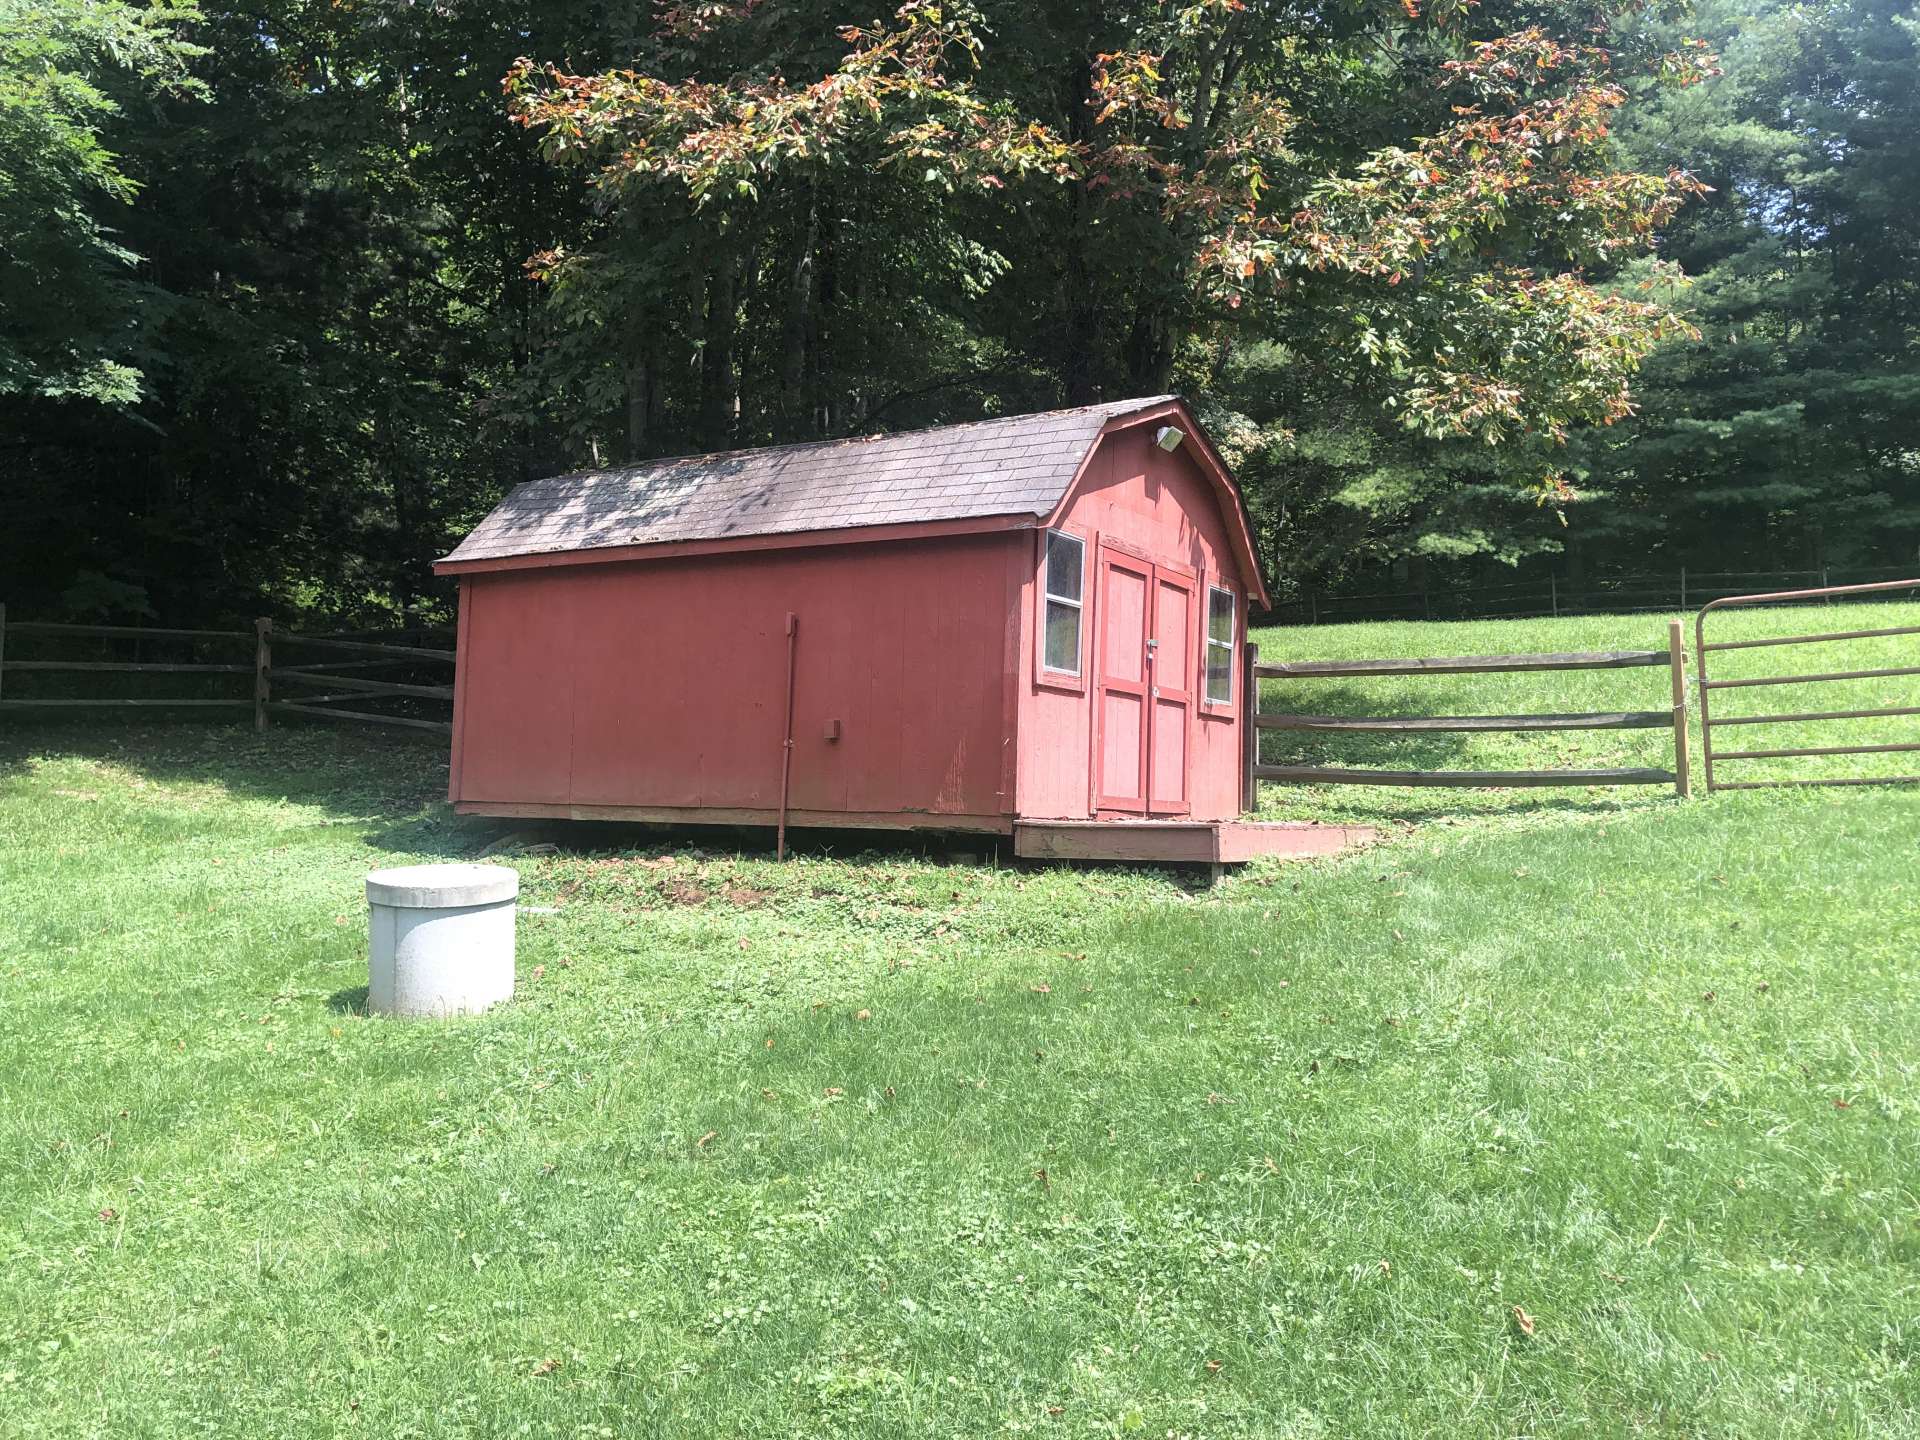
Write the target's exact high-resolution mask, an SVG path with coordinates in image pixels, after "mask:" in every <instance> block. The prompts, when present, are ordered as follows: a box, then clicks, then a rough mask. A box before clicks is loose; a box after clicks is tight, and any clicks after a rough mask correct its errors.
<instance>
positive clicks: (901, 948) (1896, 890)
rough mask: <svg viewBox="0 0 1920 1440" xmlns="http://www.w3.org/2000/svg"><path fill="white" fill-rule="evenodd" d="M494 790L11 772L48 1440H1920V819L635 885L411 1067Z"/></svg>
mask: <svg viewBox="0 0 1920 1440" xmlns="http://www.w3.org/2000/svg"><path fill="white" fill-rule="evenodd" d="M1873 614H1874V616H1876V617H1880V616H1889V615H1890V611H1889V610H1886V609H1880V610H1876V611H1874V612H1873ZM1868 623H1880V624H1894V623H1898V622H1897V621H1896V620H1894V619H1892V618H1885V619H1878V620H1877V621H1869V622H1868ZM1834 628H1856V627H1855V626H1852V625H1847V626H1841V625H1838V624H1836V625H1835V626H1834ZM1642 631H1657V632H1658V633H1662V634H1663V633H1664V631H1663V627H1657V626H1656V625H1654V624H1653V623H1652V622H1647V621H1639V620H1625V621H1612V620H1609V621H1578V622H1562V623H1561V624H1559V625H1552V624H1544V623H1543V624H1529V625H1518V624H1513V625H1506V626H1475V627H1456V626H1444V627H1443V626H1433V627H1425V626H1417V625H1403V626H1394V627H1366V629H1365V630H1364V631H1362V630H1361V628H1360V627H1354V628H1353V629H1351V630H1348V629H1344V628H1337V629H1328V630H1323V631H1319V632H1315V633H1314V634H1313V635H1311V636H1306V635H1305V634H1304V632H1285V633H1284V639H1285V642H1286V644H1288V645H1293V644H1295V643H1296V642H1298V644H1299V645H1300V646H1301V650H1300V652H1299V653H1300V655H1301V658H1319V657H1326V656H1334V655H1339V654H1360V653H1368V652H1377V653H1401V654H1416V653H1447V652H1451V651H1464V650H1522V649H1572V648H1582V647H1585V646H1587V645H1590V644H1607V645H1614V644H1626V643H1632V642H1633V641H1636V640H1638V638H1639V635H1640V633H1641V632H1642ZM1276 638H1278V637H1277V636H1274V635H1270V636H1268V637H1263V644H1268V645H1271V644H1272V643H1273V641H1274V640H1275V639H1276ZM1644 643H1652V642H1651V639H1649V640H1648V641H1647V642H1644ZM1386 646H1391V647H1393V648H1392V649H1390V650H1389V649H1383V648H1382V647H1386ZM1826 649H1827V650H1828V651H1829V652H1832V653H1833V654H1834V657H1835V659H1836V661H1839V662H1840V663H1836V664H1833V665H1832V666H1831V667H1829V666H1827V665H1826V664H1824V663H1823V664H1822V665H1821V667H1820V668H1860V667H1861V666H1864V665H1865V664H1867V663H1869V662H1867V661H1866V660H1865V659H1864V658H1863V652H1862V651H1860V650H1857V649H1855V648H1854V647H1850V646H1847V645H1838V646H1829V647H1826ZM1269 653H1270V654H1271V653H1273V652H1272V650H1271V649H1270V650H1269ZM1747 653H1757V654H1765V653H1767V652H1747ZM1842 657H1844V659H1842ZM1888 663H1897V662H1888ZM1782 668H1787V667H1782ZM1756 673H1757V672H1756ZM1591 678H1592V680H1593V683H1595V684H1596V685H1597V684H1599V683H1601V682H1603V681H1604V682H1606V683H1608V684H1609V685H1610V686H1615V687H1619V688H1616V689H1609V690H1607V691H1606V692H1604V693H1605V694H1606V695H1607V697H1608V698H1607V699H1606V700H1605V701H1602V700H1601V699H1600V694H1601V693H1602V692H1599V691H1597V690H1596V691H1592V692H1590V691H1588V690H1586V689H1585V688H1584V687H1585V686H1586V685H1587V684H1588V679H1587V678H1581V679H1578V680H1574V679H1568V680H1565V681H1562V680H1559V679H1557V678H1555V677H1547V681H1546V683H1547V685H1548V686H1549V687H1555V686H1558V687H1561V688H1560V690H1559V693H1558V694H1555V695H1550V697H1549V698H1546V699H1545V700H1544V703H1543V697H1542V696H1541V695H1540V694H1539V693H1538V690H1537V687H1533V688H1529V690H1528V691H1527V692H1525V693H1524V694H1523V693H1522V692H1520V691H1519V690H1517V689H1516V690H1514V691H1513V692H1512V693H1511V694H1510V695H1509V696H1507V698H1497V692H1493V691H1492V690H1490V689H1483V688H1482V687H1480V686H1479V685H1475V686H1474V687H1473V688H1467V687H1466V682H1463V681H1453V680H1447V681H1430V682H1427V685H1426V686H1423V687H1422V688H1420V689H1419V690H1417V691H1415V690H1412V689H1408V690H1407V692H1406V694H1405V698H1404V700H1403V701H1401V703H1403V704H1404V706H1405V707H1406V709H1407V710H1408V711H1410V712H1417V711H1421V710H1429V711H1432V710H1440V709H1448V710H1457V711H1496V710H1505V709H1514V710H1527V709H1584V708H1589V705H1590V704H1591V705H1592V706H1593V708H1622V707H1625V706H1628V705H1635V706H1636V707H1637V696H1636V697H1635V698H1632V699H1630V698H1629V696H1630V695H1633V694H1634V687H1635V686H1639V687H1641V688H1642V689H1644V690H1647V691H1652V690H1653V689H1655V687H1656V686H1657V684H1658V683H1659V681H1660V677H1659V675H1658V672H1654V671H1635V672H1625V675H1624V676H1604V675H1603V676H1599V677H1591ZM1499 679H1500V677H1489V681H1490V682H1498V681H1499ZM1409 683H1411V682H1409ZM1427 687H1435V688H1427ZM1622 690H1625V691H1626V692H1628V693H1627V694H1625V695H1623V694H1622V693H1621V691H1622ZM1437 692H1438V693H1441V694H1442V696H1443V698H1442V700H1441V702H1440V703H1439V704H1435V703H1433V701H1434V696H1435V694H1436V693H1437ZM1449 692H1450V693H1449ZM1356 698H1364V699H1365V700H1366V701H1367V702H1369V703H1372V704H1385V703H1393V702H1394V701H1395V700H1396V699H1397V698H1398V692H1397V691H1394V690H1376V691H1374V692H1372V693H1370V694H1369V695H1367V696H1365V697H1356ZM1301 708H1307V707H1304V706H1303V707H1301ZM1313 708H1325V709H1329V710H1332V709H1338V708H1342V707H1340V706H1337V705H1324V707H1322V706H1318V705H1316V706H1315V707H1313ZM1355 708H1366V707H1365V706H1364V705H1362V706H1359V707H1355ZM1756 708H1757V707H1756ZM1783 708H1786V707H1783ZM1791 708H1815V707H1811V706H1809V707H1801V706H1797V705H1796V706H1793V707H1791ZM1818 708H1829V707H1828V706H1827V705H1826V704H1821V705H1819V707H1818ZM1831 708H1839V707H1837V706H1834V707H1831ZM1862 723H1864V722H1862ZM1891 723H1892V722H1889V724H1891ZM1752 728H1753V729H1754V730H1758V729H1761V728H1764V727H1752ZM1273 738H1274V737H1269V739H1270V740H1271V739H1273ZM1576 738H1578V739H1581V741H1582V743H1583V744H1585V743H1587V742H1588V741H1591V742H1594V744H1593V748H1590V749H1586V750H1583V751H1581V752H1580V754H1579V756H1578V757H1577V758H1575V757H1569V758H1568V763H1615V762H1611V761H1600V760H1594V759H1590V758H1588V757H1590V756H1593V755H1596V754H1599V753H1601V751H1602V750H1603V749H1604V750H1605V753H1607V754H1612V753H1614V752H1613V751H1612V750H1611V749H1610V748H1607V747H1614V746H1619V745H1625V744H1634V745H1638V744H1640V743H1642V742H1644V741H1645V740H1646V739H1647V738H1648V737H1646V736H1642V735H1633V734H1628V735H1625V736H1619V735H1607V734H1602V735H1597V736H1593V737H1576ZM1342 743H1343V744H1348V743H1351V742H1342ZM1501 743H1503V742H1500V741H1498V740H1493V741H1483V740H1481V739H1479V738H1475V739H1474V740H1473V742H1472V745H1473V749H1472V750H1471V751H1468V752H1465V753H1467V754H1470V755H1471V756H1472V757H1473V758H1472V759H1470V760H1466V761H1461V762H1460V763H1473V764H1481V763H1489V764H1491V763H1498V764H1501V765H1506V764H1519V763H1522V762H1521V761H1520V760H1519V758H1518V756H1517V755H1516V756H1512V757H1508V756H1507V755H1506V754H1504V753H1503V752H1501V751H1497V750H1494V749H1489V748H1486V747H1490V746H1496V745H1499V744H1501ZM1535 743H1537V742H1535ZM1547 743H1548V744H1551V745H1558V744H1560V743H1562V740H1561V737H1549V739H1548V742H1547ZM1376 747H1378V742H1376ZM1348 753H1349V754H1351V755H1353V757H1354V758H1355V759H1358V758H1360V756H1359V753H1358V752H1348ZM1496 754H1499V755H1500V758H1499V759H1498V761H1497V762H1496V761H1495V760H1494V758H1493V757H1494V756H1495V755H1496ZM1320 758H1325V752H1324V751H1323V752H1320ZM1364 758H1365V762H1366V763H1378V764H1387V765H1392V764H1398V763H1403V762H1402V761H1401V760H1400V759H1398V758H1396V757H1395V756H1394V755H1393V754H1392V751H1391V742H1389V744H1388V745H1387V746H1385V747H1378V748H1375V749H1373V750H1370V751H1368V752H1366V755H1365V757H1364ZM442 761H443V757H442V756H441V755H440V753H439V752H438V751H437V750H436V749H435V748H433V747H431V746H427V745H422V744H417V743H414V742H410V741H394V740H392V739H389V738H387V737H384V736H373V737H368V736H364V735H359V734H353V733H332V732H327V731H321V730H311V729H308V730H293V729H288V730H281V731H274V732H270V733H268V734H267V735H266V736H264V737H256V736H255V735H254V734H253V733H252V732H251V731H247V730H240V729H226V728H204V727H198V726H182V727H180V728H173V729H157V728H156V729H142V730H134V731H117V730H109V729H100V730H93V731H78V732H76V731H67V732H61V731H55V730H50V729H34V730H24V729H20V728H17V727H16V728H12V729H8V730H4V731H0V898H4V902H5V903H4V905H0V1259H3V1260H4V1264H3V1265H0V1434H4V1435H7V1436H21V1437H35V1436H60V1437H68V1436H81V1435H102V1436H108V1435H111V1436H116V1437H118V1436H174V1435H217V1436H246V1437H255V1436H289V1437H291V1436H313V1435H344V1434H356V1433H364V1434H368V1435H381V1436H398V1435H417V1436H436V1437H438V1436H483V1435H484V1436H495V1435H516V1434H529V1435H541V1436H565V1437H572V1436H579V1435H591V1436H609V1435H620V1436H627V1435H633V1436H654V1435H671V1436H680V1435H685V1436H736V1435H738V1436H788V1435H797V1434H803V1435H908V1434H911V1435H951V1436H983V1435H989V1434H1027V1433H1030V1434H1036V1435H1043V1436H1112V1435H1130V1434H1139V1435H1143V1436H1155V1437H1158V1436H1165V1435H1169V1434H1171V1435H1190V1436H1276V1437H1277V1436H1298V1437H1306V1436H1347V1435H1364V1436H1412V1435H1429V1434H1447V1435H1475V1436H1478V1435H1487V1436H1518V1435H1531V1436H1547V1435H1555V1436H1576V1435H1578V1436H1590V1435H1603V1436H1604V1435H1621V1436H1627V1435H1675V1436H1679V1435H1686V1436H1708V1435H1711V1436H1722V1435H1726V1436H1733V1435H1737V1436H1743V1437H1748V1436H1753V1437H1767V1436H1789V1435H1792V1436H1822V1437H1825V1436H1887V1437H1894V1436H1909V1435H1912V1434H1914V1433H1916V1432H1920V1380H1917V1379H1916V1374H1915V1364H1916V1360H1917V1359H1920V1279H1917V1278H1916V1276H1917V1275H1920V1272H1917V1271H1916V1269H1915V1264H1916V1261H1917V1260H1920V1203H1917V1198H1920V1197H1917V1196H1916V1189H1917V1188H1920V1130H1916V1121H1920V1089H1916V1077H1915V1067H1916V1064H1920V980H1916V974H1917V973H1920V966H1916V954H1917V953H1920V919H1916V905H1915V901H1916V898H1920V897H1917V895H1916V890H1917V888H1920V880H1917V879H1916V874H1915V858H1916V841H1920V792H1913V791H1903V790H1895V789H1870V790H1814V791H1778V792H1755V793H1742V794H1731V795H1721V796H1716V797H1714V798H1713V799H1712V800H1711V801H1703V800H1702V801H1695V802H1693V803H1691V804H1684V803H1681V802H1679V801H1677V800H1675V799H1673V798H1672V797H1671V795H1670V794H1663V793H1661V792H1659V791H1657V790H1647V791H1635V792H1620V793H1619V795H1617V796H1616V795H1612V794H1607V795H1602V794H1597V793H1596V794H1587V793H1585V792H1580V791H1576V792H1573V793H1571V794H1570V795H1567V796H1561V797H1557V798H1556V797H1551V796H1542V795H1538V794H1534V795H1527V794H1521V795H1503V796H1498V797H1490V796H1483V795H1480V794H1478V793H1473V792H1469V793H1466V794H1454V793H1451V792H1443V793H1432V794H1429V793H1425V792H1417V791H1416V792H1394V791H1378V792H1375V791H1343V792H1337V793H1335V792H1328V793H1327V794H1326V795H1324V796H1323V795H1320V794H1318V793H1315V794H1305V793H1303V792H1286V793H1276V796H1275V803H1276V806H1277V807H1283V808H1286V809H1288V810H1294V811H1297V810H1301V809H1307V810H1309V811H1310V812H1311V813H1324V814H1331V813H1336V807H1337V812H1338V813H1345V814H1350V815H1353V816H1356V817H1363V818H1371V819H1373V820H1375V821H1404V820H1409V819H1412V820H1414V821H1416V822H1418V823H1413V824H1407V825H1402V824H1392V825H1389V826H1388V827H1387V828H1388V831H1389V839H1388V841H1387V843H1385V844H1383V845H1381V846H1379V847H1377V848H1375V849H1373V850H1370V851H1366V852H1362V853H1358V854H1352V855H1348V856H1346V857H1342V858H1338V859H1334V860H1330V861H1324V862H1313V863H1308V864H1296V865H1292V866H1287V865H1279V864H1273V865H1266V866H1261V867H1253V868H1250V869H1249V870H1247V871H1246V872H1243V873H1242V874H1240V875H1238V876H1235V877H1233V878H1231V879H1229V880H1227V881H1225V882H1223V883H1222V884H1220V885H1219V886H1217V887H1213V888H1211V889H1209V888H1207V887H1206V886H1204V885H1203V884H1202V883H1201V879H1200V877H1197V876H1189V875H1178V874H1170V873H1155V872H1130V871H1122V870H1113V869H1079V870H1071V869H1044V868H1017V867H1008V866H1001V867H994V866H987V865H974V864H956V863H944V862H942V861H940V860H939V859H937V858H923V857H921V856H918V855H916V854H915V853H913V852H912V850H911V849H903V850H896V851H887V852H880V853H870V854H865V855H836V854H834V853H832V852H830V851H829V850H827V849H824V848H816V849H814V850H813V851H812V852H810V853H805V854H803V855H801V856H800V857H799V858H796V859H794V860H791V861H789V862H788V863H787V864H785V865H776V864H774V863H773V862H772V860H771V858H770V857H769V856H768V855H767V854H766V853H765V852H763V851H760V850H755V849H742V848H740V847H738V846H737V845H736V844H734V843H733V842H730V841H728V840H726V839H725V838H724V837H716V838H710V839H705V840H701V841H688V840H687V839H686V838H685V837H681V838H680V839H678V840H676V841H673V842H671V843H660V842H652V841H647V840H645V839H644V838H643V837H640V836H637V835H636V834H634V833H632V832H619V831H597V830H593V831H582V832H580V834H579V835H578V837H577V838H576V840H575V843H574V844H573V845H570V846H569V847H568V848H566V849H563V850H561V851H560V852H559V853H555V854H551V855H542V854H524V853H522V854H517V855H510V856H509V857H508V858H509V859H510V863H513V864H514V865H516V867H517V868H518V869H519V870H520V872H521V874H522V876H523V899H524V901H525V903H527V904H529V905H536V906H543V907H553V908H554V910H555V913H553V914H550V915H533V914H529V915H525V916H523V917H522V918H521V921H520V959H519V983H520V990H519V995H518V998H517V999H516V1001H515V1002H514V1003H513V1004H511V1005H509V1006H506V1007H503V1008H501V1009H499V1010H497V1011H495V1012H494V1013H492V1014H489V1015H487V1016H484V1017H478V1018H473V1019H468V1020H462V1021H455V1022H449V1023H411V1024H410V1023H399V1022H393V1021H388V1020H382V1019H378V1018H370V1017H368V1016H366V1015H365V1014H364V1013H362V1006H363V996H364V992H363V987H364V985H365V982H366V963H365V944H366V929H365V919H364V900H363V897H362V891H361V881H362V877H363V875H364V872H365V871H366V870H367V869H368V868H371V867H373V866H376V865H385V864H395V863H404V862H407V861H411V860H419V859H436V858H448V857H454V856H468V855H471V854H473V853H475V852H476V851H477V850H478V849H479V848H480V847H481V846H482V845H484V844H486V843H487V842H488V841H489V840H490V839H492V838H494V837H496V836H497V835H499V834H500V828H499V827H498V826H497V825H494V824H489V823H483V822H477V821H468V820H460V819H456V818H455V817H452V816H451V815H449V814H448V813H447V812H446V810H445V807H444V806H443V805H441V804H440V803H439V802H438V800H437V794H438V792H439V790H440V787H441V786H442V784H443V764H442ZM1622 763H1634V762H1622ZM1423 806H1424V807H1428V808H1426V809H1424V810H1423V809H1422V808H1421V807H1423ZM1401 807H1405V808H1401Z"/></svg>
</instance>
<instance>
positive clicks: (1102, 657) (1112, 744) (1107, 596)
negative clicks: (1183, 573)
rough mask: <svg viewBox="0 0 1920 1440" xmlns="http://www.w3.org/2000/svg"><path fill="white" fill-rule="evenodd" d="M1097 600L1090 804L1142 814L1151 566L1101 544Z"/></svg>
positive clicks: (1145, 781)
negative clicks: (1093, 757) (1097, 635)
mask: <svg viewBox="0 0 1920 1440" xmlns="http://www.w3.org/2000/svg"><path fill="white" fill-rule="evenodd" d="M1097 604H1098V609H1099V619H1098V624H1099V645H1098V647H1097V658H1096V666H1095V670H1094V674H1095V677H1096V679H1095V682H1094V690H1095V706H1096V708H1095V712H1094V724H1095V737H1096V738H1095V740H1094V756H1095V775H1094V805H1095V808H1097V809H1100V810H1121V811H1130V812H1132V813H1134V814H1145V813H1146V809H1147V730H1148V726H1149V711H1148V703H1149V702H1148V695H1147V630H1148V626H1149V624H1150V623H1151V621H1152V612H1153V567H1152V566H1151V565H1150V564H1148V563H1147V562H1145V561H1143V560H1136V559H1134V558H1133V557H1132V556H1131V555H1124V554H1120V553H1118V552H1115V551H1111V550H1107V549H1104V548H1103V549H1102V550H1101V552H1100V593H1099V597H1098V601H1097Z"/></svg>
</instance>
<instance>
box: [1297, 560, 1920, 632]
mask: <svg viewBox="0 0 1920 1440" xmlns="http://www.w3.org/2000/svg"><path fill="white" fill-rule="evenodd" d="M1905 573H1906V571H1905V569H1902V568H1895V567H1893V566H1878V567H1876V566H1865V567H1848V568H1847V569H1846V570H1845V571H1844V572H1843V571H1840V570H1838V569H1833V570H1690V569H1688V568H1687V567H1685V566H1681V567H1680V568H1679V569H1678V570H1675V571H1666V572H1662V573H1646V574H1625V575H1593V576H1584V577H1573V576H1559V575H1548V576H1545V577H1543V578H1541V579H1538V580H1515V581H1502V582H1498V583H1494V584H1473V583H1464V584H1463V583H1451V582H1445V581H1443V582H1441V583H1438V584H1433V585H1428V586H1424V587H1422V588H1420V589H1417V590H1416V589H1400V590H1376V591H1368V592H1363V593H1348V594H1335V593H1331V592H1314V593H1311V594H1308V595H1304V596H1301V597H1300V598H1299V599H1296V600H1283V601H1281V602H1280V603H1279V604H1278V605H1276V606H1275V607H1274V608H1273V609H1272V610H1271V611H1269V612H1268V614H1267V616H1266V619H1267V621H1269V622H1271V623H1273V624H1276V625H1325V624H1333V623H1338V622H1342V621H1363V620H1473V619H1488V620H1494V619H1521V618H1526V617H1531V616H1541V615H1607V614H1612V615H1619V614H1637V613H1651V612H1658V611H1671V610H1690V609H1693V608H1694V607H1696V606H1698V605H1700V604H1702V603H1704V602H1706V601H1709V600H1716V599H1722V598H1733V597H1736V596H1741V595H1746V594H1750V593H1752V591H1753V589H1754V586H1755V584H1756V583H1776V584H1780V585H1783V586H1790V585H1794V584H1797V583H1801V582H1805V583H1807V584H1817V585H1819V586H1822V587H1825V586H1828V585H1829V584H1830V583H1831V582H1833V581H1835V580H1845V581H1849V582H1854V581H1861V582H1865V581H1877V580H1881V579H1886V580H1894V579H1896V578H1897V577H1900V576H1903V575H1904V574H1905ZM1896 588H1897V587H1896ZM1811 603H1818V602H1811ZM1827 603H1831V602H1827Z"/></svg>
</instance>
